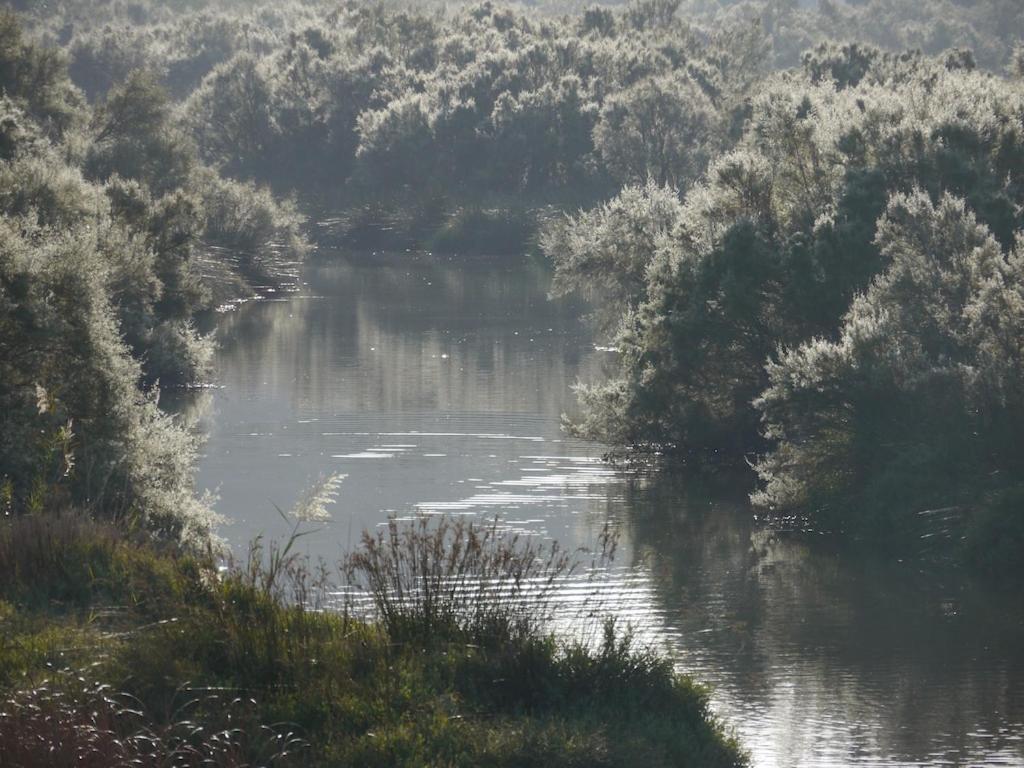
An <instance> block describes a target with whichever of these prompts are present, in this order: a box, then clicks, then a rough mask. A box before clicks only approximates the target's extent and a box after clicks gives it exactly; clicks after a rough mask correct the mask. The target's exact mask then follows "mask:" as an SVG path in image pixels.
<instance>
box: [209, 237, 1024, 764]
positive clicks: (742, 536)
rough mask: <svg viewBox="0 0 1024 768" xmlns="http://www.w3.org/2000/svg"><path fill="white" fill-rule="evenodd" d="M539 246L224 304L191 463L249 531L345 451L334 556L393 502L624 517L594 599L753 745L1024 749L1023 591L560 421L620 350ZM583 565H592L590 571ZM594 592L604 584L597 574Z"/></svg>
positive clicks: (357, 268) (997, 758)
mask: <svg viewBox="0 0 1024 768" xmlns="http://www.w3.org/2000/svg"><path fill="white" fill-rule="evenodd" d="M548 281H549V277H548V275H547V273H546V272H545V270H544V269H543V268H542V267H540V266H537V265H534V264H530V263H519V262H517V263H509V261H508V260H504V261H495V260H491V259H484V258H478V259H442V258H434V257H429V256H414V255H409V254H402V255H391V256H385V255H364V256H358V257H357V256H351V255H350V256H342V255H338V256H337V258H336V259H332V260H331V263H330V264H329V265H319V266H311V267H309V268H308V269H307V271H306V273H305V275H304V277H303V281H302V286H301V289H300V290H298V291H297V292H295V293H281V294H279V297H278V298H270V299H268V300H265V301H259V302H250V303H248V304H244V305H242V306H240V307H238V308H237V309H235V310H234V311H232V312H228V313H225V314H223V315H221V317H220V319H219V321H218V327H217V336H218V340H219V342H220V351H219V353H218V358H217V364H218V374H217V386H216V387H215V388H212V389H210V390H208V391H207V392H206V394H205V395H204V396H201V397H199V398H197V399H196V402H195V403H194V404H193V405H192V406H191V407H193V408H197V409H200V410H201V411H202V423H203V425H204V427H205V429H206V430H207V432H208V434H209V440H208V442H207V444H206V448H205V453H204V456H203V458H202V460H201V463H200V467H199V478H198V479H199V485H200V487H201V488H205V489H211V490H214V491H215V492H216V493H217V494H218V495H219V502H218V509H219V511H220V512H221V513H223V514H224V515H226V516H227V517H228V518H229V519H230V522H229V523H228V524H226V525H225V526H224V527H223V529H222V531H221V532H222V534H223V535H224V536H225V537H226V538H227V540H228V541H229V542H230V543H231V545H232V546H233V547H235V548H237V549H239V550H240V551H241V550H244V548H245V546H246V543H247V542H248V541H249V540H251V539H252V538H253V537H254V536H256V535H259V534H263V535H265V536H267V537H269V538H275V537H276V538H282V537H284V536H286V535H287V533H288V531H287V528H286V526H285V525H284V523H283V521H282V520H281V518H280V516H279V514H278V512H277V510H276V507H280V508H282V509H288V508H289V507H290V506H291V505H292V504H293V503H294V502H295V500H296V499H297V498H298V497H299V496H300V495H301V494H302V492H303V490H304V489H306V488H308V487H309V486H310V485H311V484H313V483H315V482H316V481H317V480H318V479H320V478H323V477H326V476H328V475H331V474H336V473H343V474H345V475H346V476H347V477H346V478H345V480H344V482H343V483H342V485H341V488H340V493H339V496H338V500H337V503H336V504H335V505H334V506H333V507H332V520H331V521H330V522H328V523H324V524H320V525H318V526H317V529H318V530H317V532H316V533H315V534H314V535H311V536H308V537H305V538H304V539H303V540H302V542H303V546H304V547H305V548H306V549H307V550H308V551H309V553H310V554H311V555H313V556H315V557H323V558H324V559H326V560H327V561H328V562H333V561H335V560H337V559H338V557H339V556H340V555H341V553H342V552H343V550H345V549H347V548H348V547H349V546H350V545H351V544H353V543H354V542H355V541H356V540H357V539H358V536H359V534H360V532H361V531H362V530H364V529H371V530H372V529H374V528H375V527H376V526H379V525H380V524H382V523H383V522H384V521H386V520H387V518H388V516H389V515H397V516H399V517H407V516H412V515H415V514H418V513H425V514H439V513H449V514H453V515H468V516H472V517H474V518H475V519H478V520H490V519H493V518H494V517H495V516H500V520H501V525H502V526H504V527H508V528H510V529H512V530H516V531H521V532H523V533H524V534H527V535H532V536H540V537H548V538H554V539H557V540H558V541H559V542H561V543H562V544H563V545H564V546H567V547H570V548H574V547H586V546H593V545H595V543H596V541H597V539H598V536H599V534H600V531H601V529H602V527H603V526H604V525H605V523H606V522H609V521H610V522H611V523H612V524H613V525H615V526H617V528H618V530H619V532H620V544H619V550H618V553H617V556H616V559H615V561H614V562H613V563H612V564H611V566H610V567H609V569H608V571H607V573H606V574H605V578H603V579H602V580H600V581H599V582H597V586H595V582H594V581H593V580H587V579H586V578H585V577H584V576H582V575H581V576H580V577H579V581H578V582H573V583H567V584H566V585H565V587H564V589H565V592H564V595H565V600H566V602H567V603H570V604H572V603H580V602H583V601H586V600H596V602H594V603H593V605H596V606H598V609H599V612H601V613H604V612H612V613H615V614H616V615H618V616H619V617H621V619H622V621H623V622H626V621H628V622H629V623H631V624H632V625H633V626H635V627H636V628H637V632H638V634H639V636H640V637H641V638H642V639H643V641H644V642H648V643H651V644H654V645H656V646H657V647H659V648H660V649H662V650H663V651H664V652H666V653H670V654H672V656H673V658H674V659H675V660H676V662H677V665H678V667H679V668H680V669H681V670H682V671H684V672H686V673H688V674H690V675H692V676H693V677H694V678H696V679H697V680H699V681H701V682H704V683H707V684H708V685H710V686H711V687H712V690H713V693H712V703H713V706H714V709H715V711H716V712H717V713H718V714H719V715H720V716H721V718H722V719H723V720H724V722H725V723H726V724H727V726H728V727H729V728H730V729H732V730H733V731H734V732H735V733H736V734H737V735H738V737H739V738H740V740H741V741H742V743H743V746H744V747H745V748H746V749H747V750H748V751H749V753H750V755H751V758H752V763H753V765H755V766H758V767H764V768H768V767H769V766H846V765H860V766H896V765H899V766H904V765H921V766H926V765H927V766H940V765H942V766H945V765H1022V766H1024V601H1022V599H1021V596H1020V595H1019V594H1018V593H1010V594H993V593H992V591H991V589H986V588H983V587H982V586H980V585H974V584H971V583H969V582H967V581H966V580H965V579H964V578H963V577H962V576H960V575H957V574H946V575H943V574H942V573H941V572H938V573H937V572H934V571H928V572H924V571H922V570H920V569H919V568H917V567H916V566H912V565H911V564H908V563H901V562H899V561H897V560H894V559H889V560H886V559H878V560H872V561H870V562H864V558H863V557H862V556H859V557H858V556H854V555H851V554H844V553H842V552H837V551H834V550H833V549H831V548H830V547H828V546H827V545H824V544H823V545H821V546H812V547H808V545H807V543H806V542H804V543H801V542H799V541H795V540H792V539H788V538H786V537H778V536H774V535H772V534H770V533H769V532H767V531H765V530H763V529H761V528H759V527H758V526H757V525H756V524H755V522H754V519H753V514H752V512H751V510H750V508H749V507H748V506H747V505H746V503H745V500H744V499H745V489H744V482H743V481H740V480H737V479H735V478H723V479H722V480H721V482H710V483H709V482H707V481H701V482H698V481H687V480H684V479H681V478H677V477H646V478H637V477H633V476H630V475H629V474H627V473H626V472H623V471H617V470H613V469H611V468H609V467H608V466H606V465H605V464H604V463H602V461H601V453H602V449H601V447H600V446H595V445H592V444H588V443H585V442H582V441H578V440H574V439H571V438H568V437H566V436H565V435H564V434H563V433H562V431H561V429H560V415H561V414H562V413H566V412H569V413H571V412H572V411H573V409H574V407H575V404H574V396H573V393H572V391H571V387H572V385H573V383H574V382H576V381H578V380H582V381H594V380H598V379H599V378H600V376H601V373H602V370H603V369H604V367H605V366H607V365H608V364H609V362H610V361H611V356H612V355H613V354H614V352H612V351H609V350H604V349H601V348H599V347H596V346H595V344H594V340H593V338H592V336H591V334H590V333H589V331H588V330H587V326H586V324H585V323H584V322H583V321H582V320H581V319H580V315H581V308H580V307H579V306H576V305H573V304H571V303H568V302H563V301H549V300H548V298H547V295H546V292H547V288H548ZM581 574H582V572H581ZM595 595H596V597H595Z"/></svg>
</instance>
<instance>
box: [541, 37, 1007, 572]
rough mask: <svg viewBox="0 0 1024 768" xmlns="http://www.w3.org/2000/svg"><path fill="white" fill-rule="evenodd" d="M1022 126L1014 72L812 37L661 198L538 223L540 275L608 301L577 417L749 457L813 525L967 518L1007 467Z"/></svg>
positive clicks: (645, 441)
mask: <svg viewBox="0 0 1024 768" xmlns="http://www.w3.org/2000/svg"><path fill="white" fill-rule="evenodd" d="M1022 136H1024V89H1022V88H1021V86H1020V83H1019V81H1016V80H1012V79H1006V78H1004V77H1001V76H998V75H992V74H988V73H983V72H980V71H978V70H977V69H976V68H975V65H974V62H973V59H972V58H971V57H970V56H966V55H962V54H956V55H944V56H942V57H939V58H935V59H931V58H928V57H924V56H921V55H920V54H916V53H911V54H902V55H892V54H884V53H882V52H881V51H879V50H877V49H874V48H871V47H867V46H854V45H845V46H838V45H831V46H822V47H819V48H817V49H815V50H814V51H812V52H810V53H808V54H807V56H805V58H804V63H803V68H802V70H799V71H790V72H785V73H781V74H778V75H775V76H773V77H771V78H769V80H768V81H767V82H766V83H765V86H764V88H763V93H762V94H761V95H759V96H758V97H757V98H755V99H754V100H753V103H752V111H751V115H750V119H749V121H748V122H747V126H746V130H745V133H744V136H743V138H742V139H741V140H740V142H739V143H738V145H737V146H736V147H735V148H734V149H733V150H731V151H729V152H726V153H723V154H720V155H719V156H718V157H716V158H715V159H714V160H712V162H711V163H710V166H709V168H708V170H707V172H706V174H704V176H703V177H702V178H701V179H700V180H699V181H698V182H696V183H695V184H693V185H692V186H691V187H690V188H689V189H688V190H686V191H685V194H683V196H682V197H681V199H679V198H676V197H675V193H674V192H673V191H671V190H668V189H664V188H660V187H658V186H656V185H650V184H649V185H648V186H647V187H643V188H630V189H627V190H624V191H623V192H622V193H621V195H620V196H619V197H618V198H617V199H616V200H614V201H612V202H611V203H609V204H607V205H606V206H604V207H602V208H600V209H597V210H595V211H592V212H590V213H586V214H583V215H581V216H579V217H576V218H574V219H571V220H568V221H565V222H562V223H561V224H559V225H558V226H556V227H554V228H552V229H551V231H549V233H548V234H547V237H546V239H545V245H546V250H547V251H548V253H549V254H550V255H551V256H552V257H553V258H554V259H555V261H556V264H557V266H558V270H559V271H558V280H559V283H558V284H559V285H561V286H562V287H563V288H564V289H567V290H571V289H583V290H585V291H589V292H591V293H600V294H602V295H604V296H609V297H611V298H613V299H614V300H617V301H620V302H623V303H625V305H626V311H625V314H623V315H620V316H619V325H618V330H617V332H616V339H617V341H616V343H617V344H618V346H619V348H620V352H621V373H620V375H619V376H618V377H616V378H615V379H614V380H612V381H610V382H608V383H605V384H602V385H600V386H597V387H593V388H590V389H585V390H583V392H582V396H583V400H584V403H585V405H586V406H587V410H586V415H585V417H584V419H583V420H582V421H581V422H580V423H579V424H577V425H576V429H577V430H578V431H579V432H581V433H583V434H585V435H588V436H592V437H597V438H601V439H604V440H607V441H609V442H611V443H613V444H616V445H620V446H626V447H630V448H633V449H640V450H647V451H656V452H658V453H661V454H674V455H676V456H678V457H681V458H688V459H691V460H693V459H705V460H706V459H714V460H726V461H736V460H739V459H742V458H743V457H745V456H746V457H751V456H760V457H761V458H760V459H759V460H758V464H757V466H758V471H759V473H760V475H761V477H762V479H763V481H764V487H763V488H762V490H761V491H759V492H758V493H757V494H755V501H756V502H758V503H759V504H762V505H764V506H766V507H768V508H770V509H773V510H799V511H803V512H805V513H807V512H809V513H813V514H815V515H817V516H818V518H819V524H822V523H823V524H825V525H827V526H829V527H836V528H845V529H856V530H861V531H866V530H870V531H873V532H875V533H891V532H893V531H894V530H898V529H901V528H907V527H908V526H909V525H910V522H911V521H913V520H914V519H915V518H916V513H918V512H922V511H925V510H928V509H934V508H938V507H957V508H960V509H962V510H965V511H971V512H972V513H973V514H974V516H975V519H983V518H986V516H987V514H988V513H987V512H986V511H985V510H987V509H991V508H993V507H992V505H993V504H995V505H996V506H998V505H999V504H1001V502H1000V501H999V499H1000V498H1002V494H1005V493H1008V492H1010V491H1009V490H1008V489H1012V488H1013V487H1015V486H1016V485H1017V484H1019V483H1020V482H1021V481H1022V480H1024V473H1022V469H1024V468H1022V467H1021V465H1020V463H1019V460H1018V459H1017V457H1016V452H1015V451H1014V449H1013V448H1012V445H1013V437H1012V435H1014V434H1017V432H1018V431H1019V429H1020V426H1021V422H1020V412H1021V408H1022V407H1024V397H1022V395H1024V392H1022V391H1021V389H1020V383H1021V378H1020V372H1021V369H1020V367H1019V366H1020V354H1021V350H1020V346H1019V342H1020V338H1021V326H1020V319H1019V314H1020V301H1021V300H1020V288H1019V284H1020V282H1021V280H1022V279H1024V274H1022V271H1021V268H1022V265H1021V261H1020V259H1019V257H1018V256H1017V255H1016V247H1017V246H1016V240H1017V237H1018V235H1017V233H1018V232H1019V231H1020V230H1021V228H1022V226H1024V220H1022V214H1021V201H1022V191H1024V188H1022V182H1024V176H1022V172H1024V144H1022ZM1004 506H1005V505H1004ZM1019 515H1020V513H1019V511H1018V510H1016V509H1015V510H1014V511H1013V512H1012V513H1011V517H1010V518H1009V519H1005V518H1004V519H1003V521H1002V523H1001V525H1003V526H1004V527H1005V526H1007V525H1008V526H1009V530H1006V529H1005V528H1004V529H1003V530H1002V533H1000V536H1009V537H1010V539H1011V540H1013V541H1016V542H1017V544H1016V545H1013V546H1017V547H1018V551H1019V545H1020V544H1022V543H1024V541H1022V536H1021V526H1020V522H1019V521H1020V518H1019ZM1010 531H1013V532H1012V533H1011V532H1010ZM974 535H976V536H978V537H982V538H985V537H986V536H987V535H988V534H985V533H984V532H983V531H981V530H975V532H974ZM972 546H973V545H972ZM1013 546H1011V547H1010V549H1013ZM976 554H977V553H976Z"/></svg>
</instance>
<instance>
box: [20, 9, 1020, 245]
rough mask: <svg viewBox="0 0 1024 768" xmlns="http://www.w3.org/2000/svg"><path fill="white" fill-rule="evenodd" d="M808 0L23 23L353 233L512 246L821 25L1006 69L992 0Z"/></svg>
mask: <svg viewBox="0 0 1024 768" xmlns="http://www.w3.org/2000/svg"><path fill="white" fill-rule="evenodd" d="M814 5H815V7H814V8H810V7H807V6H808V4H807V3H798V2H796V0H757V1H744V2H735V3H718V2H714V3H712V2H697V1H696V0H691V2H686V3H681V0H636V1H635V2H631V3H629V4H625V5H619V6H613V7H599V6H595V7H592V8H589V9H586V10H581V11H579V12H575V13H573V14H571V15H566V16H559V15H557V14H556V13H553V12H552V11H556V10H559V9H560V6H558V5H557V4H556V5H549V6H546V7H545V6H544V5H542V6H541V7H540V9H539V11H530V10H524V9H514V8H510V7H507V6H500V5H497V4H492V3H490V2H481V3H476V4H465V5H458V6H456V7H455V8H454V9H446V8H444V7H443V6H441V5H440V4H433V5H432V4H426V5H423V4H420V5H417V6H413V7H405V6H402V5H400V4H395V5H391V6H386V5H384V4H373V3H357V2H348V3H342V4H334V3H315V2H314V3H297V2H291V3H281V4H274V5H263V4H257V5H251V4H245V3H230V2H220V3H203V2H194V3H181V4H178V5H171V6H168V5H166V4H163V3H149V2H145V1H144V0H140V1H139V2H133V3H126V4H123V5H122V4H119V3H99V2H85V1H84V0H76V2H69V3H65V4H63V5H59V6H58V10H57V12H55V13H50V14H48V15H47V16H46V17H45V18H38V19H37V22H36V23H37V26H38V27H39V30H40V33H41V34H43V35H44V36H46V37H47V38H48V39H49V40H51V41H52V43H53V44H55V45H60V46H62V47H63V48H64V49H65V50H66V51H67V55H68V57H69V62H70V74H71V77H72V79H73V81H74V82H75V83H76V84H77V85H78V86H79V87H80V88H82V90H83V91H84V92H85V93H86V94H87V95H88V96H89V98H90V99H91V100H99V99H102V98H103V97H104V95H105V93H106V92H107V91H108V90H109V89H110V88H111V87H112V86H113V85H114V84H115V83H120V82H123V81H124V79H125V78H126V77H127V76H128V74H129V73H131V72H134V71H137V70H140V69H142V70H145V71H147V72H150V73H151V74H152V75H153V77H154V78H156V79H157V80H158V81H159V82H161V83H162V84H163V85H164V86H165V87H166V88H167V90H168V91H169V92H170V93H171V94H172V95H173V96H174V98H175V99H176V100H177V101H179V102H180V105H179V106H180V108H179V110H178V113H177V117H178V123H179V125H180V126H181V127H182V129H183V130H185V131H186V132H187V133H188V134H189V135H190V136H192V137H193V138H194V139H195V141H196V144H197V146H198V149H199V153H200V157H201V158H202V160H203V162H205V163H207V164H209V165H211V166H214V167H216V168H218V169H219V170H220V171H221V172H223V173H225V174H227V175H229V176H231V177H232V178H238V179H243V180H250V179H252V180H257V181H262V182H269V183H272V184H274V185H275V187H277V188H279V189H286V190H287V189H296V190H299V191H301V192H303V193H305V194H306V195H307V196H308V197H309V198H313V199H316V200H317V201H318V203H319V204H320V205H321V206H326V207H328V208H331V209H339V208H341V209H344V212H345V214H346V215H345V216H343V229H344V233H345V234H346V235H348V236H350V239H356V240H358V239H359V238H360V237H362V236H363V235H367V234H368V235H371V236H372V235H373V233H374V231H375V229H374V225H375V224H379V223H381V222H382V221H386V222H387V223H388V225H389V228H390V229H392V230H394V229H398V230H403V231H404V232H405V234H407V235H410V236H411V237H412V241H413V242H417V243H418V244H421V245H422V244H427V245H430V244H436V245H438V246H439V247H443V246H444V245H445V244H446V243H447V244H450V245H455V246H457V245H459V244H460V242H461V244H462V245H463V246H467V247H483V248H486V247H492V248H493V247H496V246H500V245H502V244H505V245H508V244H509V243H511V244H512V246H513V247H516V248H521V247H523V245H524V240H525V237H526V235H528V234H529V232H530V231H531V230H532V229H533V227H534V225H535V223H536V220H537V219H538V218H544V214H543V209H544V208H545V207H546V206H550V207H551V208H553V209H555V210H560V209H565V208H567V207H578V206H591V205H593V204H595V203H597V202H599V201H601V200H605V199H607V198H608V197H609V196H611V195H613V194H614V193H615V191H617V190H618V189H619V188H620V187H621V186H622V185H624V184H632V183H640V182H643V181H645V180H646V179H647V178H649V177H650V178H653V179H654V180H655V181H657V182H658V183H662V184H668V185H670V186H673V187H676V188H685V187H686V186H687V184H688V183H689V182H690V181H691V180H692V179H693V178H695V177H696V176H699V174H700V173H702V172H703V171H704V169H705V166H706V163H707V161H708V159H709V158H710V157H711V156H713V155H715V154H718V153H721V152H723V151H726V150H727V149H729V148H730V147H731V146H732V144H733V143H734V142H735V141H736V140H737V139H738V138H739V136H740V134H741V133H742V126H743V123H744V121H745V120H746V119H747V117H748V116H749V98H750V96H751V95H752V94H754V93H755V92H756V91H757V89H758V88H759V87H760V84H761V81H762V80H763V78H764V77H765V76H766V75H767V74H768V73H769V72H770V71H772V70H773V69H776V68H779V67H789V66H793V65H795V64H798V63H799V62H800V57H801V56H802V55H803V53H804V52H805V51H807V50H809V49H812V48H814V47H816V46H818V45H819V44H820V43H821V42H822V41H823V40H828V39H831V38H837V37H838V38H839V39H852V40H870V41H875V42H876V43H877V44H878V45H880V46H881V47H882V48H887V49H891V50H897V51H903V50H907V49H915V48H920V49H921V50H923V51H924V52H925V53H929V52H932V53H934V52H938V51H943V50H946V49H952V48H959V49H962V50H963V51H964V52H963V53H961V54H959V55H962V56H964V57H966V58H967V59H969V60H970V62H972V63H973V62H975V59H977V62H978V64H979V65H980V66H982V67H985V68H988V69H993V70H1003V69H1005V68H1006V67H1007V66H1010V63H1011V60H1012V56H1013V46H1014V44H1015V41H1016V40H1017V39H1019V35H1020V33H1021V32H1024V16H1022V14H1021V12H1020V10H1019V9H1017V8H1015V6H1014V4H1013V3H1012V2H1011V3H1007V2H1000V0H985V1H984V2H977V3H973V4H970V5H961V4H956V3H952V2H950V1H949V0H931V1H930V2H922V3H905V2H897V1H895V0H872V1H871V2H851V3H847V2H842V1H841V0H835V1H831V0H829V1H826V2H822V3H820V4H814ZM544 10H547V11H548V13H543V11H544ZM967 50H970V51H973V52H974V53H973V54H972V53H966V51H967ZM324 200H328V202H326V203H324ZM332 212H334V211H332ZM377 229H379V227H378V228H377ZM489 231H490V232H496V233H498V234H495V235H493V236H491V237H490V238H488V236H487V233H488V232H489ZM378 234H379V232H378ZM517 235H518V236H517Z"/></svg>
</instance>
